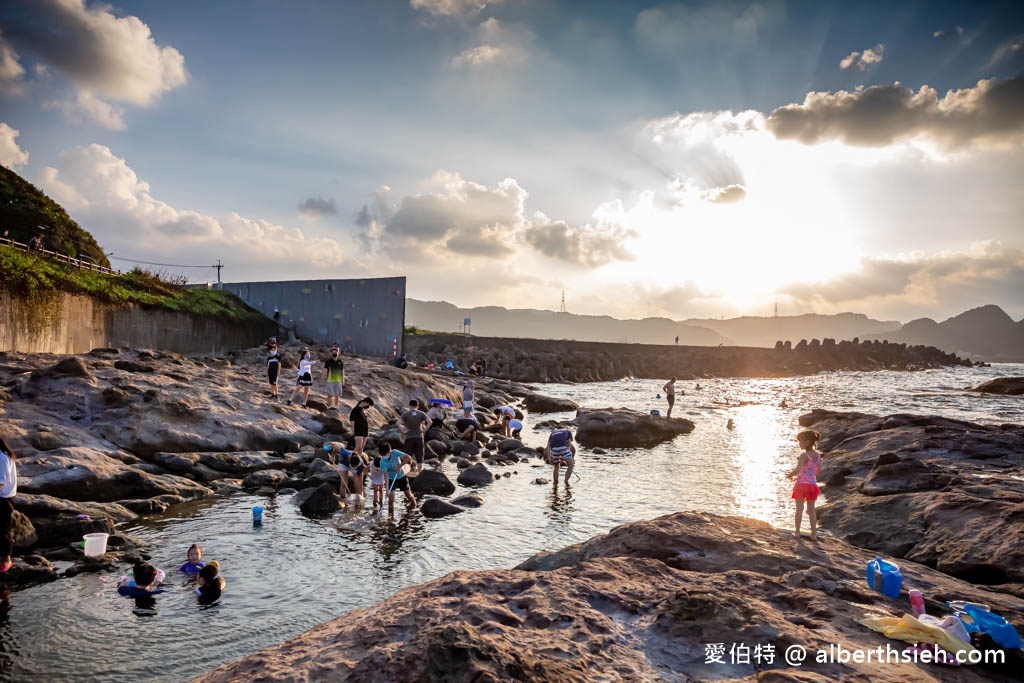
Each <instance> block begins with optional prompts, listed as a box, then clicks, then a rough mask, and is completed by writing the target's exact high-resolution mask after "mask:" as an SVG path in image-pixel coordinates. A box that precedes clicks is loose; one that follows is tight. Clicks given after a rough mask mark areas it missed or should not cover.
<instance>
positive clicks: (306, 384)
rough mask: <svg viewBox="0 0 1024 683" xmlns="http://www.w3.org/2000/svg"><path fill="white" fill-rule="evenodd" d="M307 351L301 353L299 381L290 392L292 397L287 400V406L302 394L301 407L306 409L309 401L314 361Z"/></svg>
mask: <svg viewBox="0 0 1024 683" xmlns="http://www.w3.org/2000/svg"><path fill="white" fill-rule="evenodd" d="M311 358H312V356H310V353H309V349H306V350H304V351H303V352H302V359H301V360H300V361H299V379H298V380H296V382H295V389H293V390H292V397H291V398H289V399H288V405H291V404H292V401H294V400H295V397H296V396H298V395H299V392H300V391H301V392H302V407H303V408H305V407H306V402H307V401H309V388H310V387H311V386H313V365H314V364H315V363H316V361H315V360H311Z"/></svg>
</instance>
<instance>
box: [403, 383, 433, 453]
mask: <svg viewBox="0 0 1024 683" xmlns="http://www.w3.org/2000/svg"><path fill="white" fill-rule="evenodd" d="M429 424H430V418H428V417H427V414H426V413H424V412H423V411H422V410H420V402H419V401H417V400H416V399H412V400H411V401H409V410H407V411H405V412H404V413H402V416H401V417H400V418H399V419H398V426H399V428H400V429H401V430H402V433H403V434H405V443H404V444H403V445H402V448H403V449H404V450H405V452H406V453H408V454H409V455H411V456H413V457H414V458H416V466H417V468H418V467H419V466H420V465H422V464H423V457H424V455H425V454H426V453H425V445H424V441H423V435H424V434H425V433H426V431H427V426H428V425H429Z"/></svg>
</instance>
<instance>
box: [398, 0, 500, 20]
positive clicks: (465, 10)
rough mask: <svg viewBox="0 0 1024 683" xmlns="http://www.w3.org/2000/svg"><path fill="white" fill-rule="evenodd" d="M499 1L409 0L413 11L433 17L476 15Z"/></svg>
mask: <svg viewBox="0 0 1024 683" xmlns="http://www.w3.org/2000/svg"><path fill="white" fill-rule="evenodd" d="M500 2H501V0H410V1H409V6H410V7H412V8H413V9H417V10H420V11H422V12H427V13H429V14H431V15H434V16H445V17H464V16H467V15H472V14H477V13H479V12H481V11H483V10H484V8H486V7H487V6H488V5H492V6H493V5H497V4H499V3H500Z"/></svg>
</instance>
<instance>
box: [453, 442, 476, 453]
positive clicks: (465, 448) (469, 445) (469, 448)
mask: <svg viewBox="0 0 1024 683" xmlns="http://www.w3.org/2000/svg"><path fill="white" fill-rule="evenodd" d="M479 453H480V447H479V446H477V445H476V443H475V442H473V441H456V442H454V443H452V454H454V455H467V454H468V455H478V454H479Z"/></svg>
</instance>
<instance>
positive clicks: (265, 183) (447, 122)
mask: <svg viewBox="0 0 1024 683" xmlns="http://www.w3.org/2000/svg"><path fill="white" fill-rule="evenodd" d="M1022 151H1024V3H1020V2H1013V1H1010V2H970V3H966V2H941V1H920V2H913V1H900V2H891V1H888V2H829V1H827V0H825V1H810V0H806V1H800V2H793V1H791V2H786V1H783V0H755V1H746V0H735V1H731V0H722V1H718V2H626V1H624V0H623V1H611V0H586V1H583V2H568V1H557V0H500V1H494V0H405V1H399V0H366V1H363V0H346V1H344V2H332V1H330V0H293V1H291V2H288V3H281V2H279V1H278V0H273V1H270V0H247V1H246V2H240V1H239V2H219V3H209V2H192V1H189V0H180V1H178V2H174V3H153V2H144V1H139V2H119V3H117V4H101V3H98V2H92V1H86V0H8V1H7V2H4V3H2V4H0V164H3V165H4V166H7V167H9V168H13V169H14V170H16V171H17V172H18V173H20V174H21V175H23V176H24V177H26V178H27V179H28V180H30V181H32V182H33V183H35V184H36V185H37V186H38V187H40V188H41V189H43V190H44V191H45V192H46V193H47V194H49V195H50V196H51V197H53V198H54V199H55V200H56V201H58V202H59V203H61V204H62V205H63V206H64V207H65V208H66V209H67V210H68V212H69V213H70V215H71V216H72V217H73V218H74V219H75V220H77V221H78V222H79V224H80V225H82V226H83V227H84V228H86V229H87V230H89V231H90V232H92V233H93V235H95V237H96V238H97V240H98V241H99V243H100V244H101V246H103V248H104V249H105V250H106V251H107V252H110V253H111V258H112V259H113V262H114V264H115V265H116V266H119V267H130V266H131V265H132V264H131V263H130V262H129V261H126V260H118V259H134V260H137V261H149V262H154V263H166V264H172V265H173V266H174V267H164V266H152V268H153V269H155V270H164V271H165V272H169V273H170V272H173V273H183V274H185V275H187V276H188V277H189V278H190V279H191V280H192V281H198V282H205V281H207V280H210V279H215V271H213V269H212V268H210V266H211V265H212V264H214V263H215V262H217V261H218V260H220V261H222V262H223V263H224V264H225V267H224V270H223V277H224V279H225V281H228V282H232V281H248V280H292V279H319V278H364V277H385V276H387V277H390V276H395V275H404V276H406V277H407V278H408V288H407V291H408V295H409V296H410V297H412V298H417V299H424V300H446V301H450V302H452V303H454V304H457V305H460V306H466V307H470V306H482V305H497V306H506V307H510V308H542V309H557V308H558V307H559V304H560V301H561V297H562V292H563V290H564V292H565V299H566V306H567V310H569V311H570V312H574V313H586V314H607V315H612V316H615V317H628V318H641V317H650V316H664V317H668V318H672V319H676V320H682V319H686V318H702V317H716V318H717V317H723V316H725V317H731V316H735V315H744V314H747V315H770V314H772V313H773V312H774V311H775V310H776V307H777V310H778V312H779V314H780V315H797V314H802V313H811V312H816V313H836V312H843V311H853V312H858V313H865V314H867V315H869V316H872V317H875V318H880V319H887V320H902V321H907V320H910V319H913V318H918V317H924V316H927V317H932V318H935V319H939V320H941V319H944V318H947V317H949V316H952V315H955V314H957V313H960V312H962V311H964V310H966V309H969V308H973V307H976V306H981V305H985V304H990V303H995V304H998V305H1000V306H1002V307H1003V308H1004V309H1005V310H1006V311H1007V312H1008V313H1009V314H1010V315H1011V316H1013V317H1014V318H1015V319H1020V318H1024V219H1022V217H1024V154H1022ZM180 266H197V267H194V268H193V267H190V268H182V267H180Z"/></svg>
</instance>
